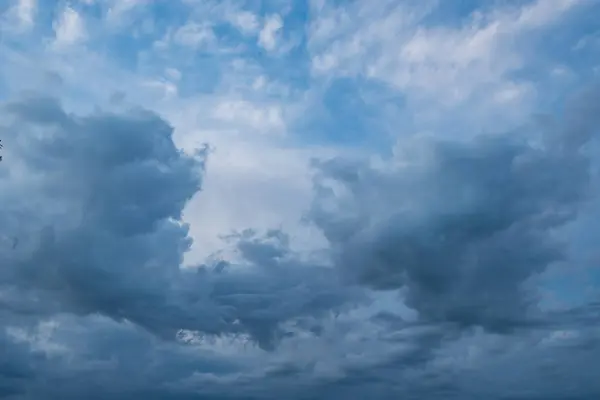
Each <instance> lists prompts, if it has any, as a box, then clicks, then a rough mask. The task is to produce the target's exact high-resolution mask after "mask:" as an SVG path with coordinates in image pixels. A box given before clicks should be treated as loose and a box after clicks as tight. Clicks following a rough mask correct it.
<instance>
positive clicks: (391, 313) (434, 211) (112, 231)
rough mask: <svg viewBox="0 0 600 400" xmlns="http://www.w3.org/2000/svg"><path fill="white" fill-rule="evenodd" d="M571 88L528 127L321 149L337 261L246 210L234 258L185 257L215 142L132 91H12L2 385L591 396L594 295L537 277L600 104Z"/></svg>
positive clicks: (3, 180)
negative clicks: (120, 97) (125, 106)
mask: <svg viewBox="0 0 600 400" xmlns="http://www.w3.org/2000/svg"><path fill="white" fill-rule="evenodd" d="M572 104H573V106H572V107H571V110H570V111H569V112H568V113H567V114H566V116H565V118H563V119H562V120H561V121H560V123H553V124H551V127H552V128H551V129H548V128H546V127H541V128H539V129H538V130H537V131H534V132H533V134H532V133H528V136H527V137H526V138H525V137H523V136H518V135H516V136H515V135H513V136H510V135H502V136H495V137H480V138H476V139H474V140H471V141H464V142H450V141H435V140H429V139H428V140H424V141H421V142H417V143H416V144H412V145H411V146H412V147H405V148H404V149H405V150H406V151H405V154H404V155H403V156H397V157H396V158H394V159H392V160H389V162H388V163H387V164H384V165H370V164H368V163H363V162H355V161H349V160H345V159H334V160H329V161H321V162H319V163H318V165H317V166H318V172H317V174H316V176H315V203H314V207H313V208H312V210H311V212H310V215H309V217H310V219H311V220H312V221H313V222H314V223H315V224H316V225H317V226H318V227H319V228H320V229H321V230H322V231H323V233H324V234H325V236H326V237H327V239H328V240H329V242H330V244H331V251H332V253H331V256H332V261H333V266H329V265H319V263H315V262H307V261H304V259H303V258H302V257H301V255H300V254H296V253H295V252H294V250H293V248H292V247H291V246H290V240H289V237H288V236H287V235H286V234H285V233H284V232H281V231H279V230H272V231H267V232H264V233H260V232H256V231H254V230H252V229H248V230H246V231H243V232H241V233H235V234H232V235H230V236H229V237H228V240H229V241H230V243H231V244H232V245H233V247H234V248H235V249H236V251H237V253H238V255H239V260H233V259H231V260H222V259H216V260H213V261H211V262H207V263H206V264H205V265H201V266H198V267H197V268H193V269H188V270H185V269H181V264H182V259H183V258H182V257H183V254H184V253H185V251H186V250H187V249H188V248H189V247H190V245H191V241H190V239H189V237H188V230H187V227H186V225H185V224H182V223H181V221H180V217H181V212H182V209H183V207H184V205H185V204H186V202H187V201H188V200H189V199H190V198H191V197H192V196H194V195H196V194H197V193H198V191H199V190H200V188H201V184H202V178H203V175H204V174H205V173H206V170H207V168H206V166H207V152H206V150H203V151H200V152H198V154H196V155H194V156H188V155H185V154H183V153H181V152H180V151H179V150H177V149H176V147H175V145H174V144H173V141H172V138H171V134H172V128H171V127H170V126H169V125H168V123H167V122H166V121H164V120H163V119H161V118H159V117H158V116H156V115H154V114H152V113H150V112H148V111H144V110H128V111H124V112H121V113H103V112H96V113H93V114H91V115H88V116H83V117H82V116H76V115H71V114H68V113H66V112H65V111H64V109H63V108H62V107H61V106H60V104H59V103H58V102H56V101H55V100H53V99H50V98H39V97H30V98H25V99H23V100H20V101H16V102H12V103H10V104H8V105H6V106H5V107H4V109H3V112H2V115H1V117H0V126H1V128H0V133H1V134H2V138H3V143H4V144H5V149H4V152H5V161H6V162H5V163H3V164H2V165H1V166H0V167H1V168H2V169H1V170H0V185H1V186H0V187H1V192H0V224H1V225H0V229H1V230H2V234H3V235H4V237H6V238H7V239H6V240H5V241H3V242H2V243H0V245H1V246H2V247H0V265H1V266H2V268H1V269H0V318H1V319H2V321H3V325H4V329H3V330H2V331H1V332H0V397H3V398H9V399H10V398H12V399H18V400H30V399H31V400H37V399H42V398H43V399H79V398H89V399H109V398H110V399H137V398H144V399H194V398H202V399H211V400H212V399H214V400H217V399H280V398H289V399H327V398H347V399H364V398H373V399H387V398H407V399H411V398H415V399H417V398H419V399H428V400H429V399H431V400H435V399H460V400H466V399H479V398H489V399H494V400H495V399H497V400H501V399H502V400H504V399H542V398H550V399H552V398H555V399H565V398H573V399H582V400H583V399H586V400H587V399H592V398H597V397H598V396H597V395H598V394H600V387H599V386H598V384H597V383H595V382H596V381H597V380H596V379H594V375H593V371H596V370H597V359H598V356H600V354H599V351H600V346H598V344H599V342H598V337H599V336H598V329H597V327H596V325H597V321H598V308H597V305H595V304H586V305H583V306H579V307H570V308H569V307H565V308H564V309H563V310H552V311H544V310H541V309H539V307H538V306H539V304H538V295H539V293H537V291H536V289H538V287H537V285H538V283H539V281H538V278H539V276H541V275H543V274H544V273H545V272H544V271H546V270H547V269H548V267H549V266H551V265H554V264H556V263H557V262H559V261H561V262H562V263H565V264H569V263H570V262H572V259H571V258H570V253H569V252H568V250H569V249H571V248H572V246H571V245H572V244H573V243H571V239H572V237H570V236H569V235H566V234H564V231H565V230H564V229H563V228H564V227H565V226H567V225H569V224H571V225H572V224H573V223H577V221H578V219H577V218H578V215H579V214H580V213H581V212H582V211H581V210H582V208H581V207H582V205H584V204H586V202H587V201H588V200H589V198H590V197H589V196H590V194H591V193H592V190H590V189H591V188H592V185H591V183H592V182H595V181H594V180H593V174H592V173H591V172H590V171H591V167H590V165H593V163H591V159H592V158H593V157H590V156H589V153H590V152H591V151H592V150H593V148H592V147H591V145H592V144H593V141H592V139H593V134H594V133H595V130H597V127H598V126H599V125H598V122H599V121H598V118H600V112H598V111H599V110H598V109H597V108H598V104H600V103H598V102H597V99H596V98H594V97H592V96H591V95H590V94H587V95H586V96H582V97H581V98H579V99H576V100H575V101H574V102H573V103H572ZM559 126H560V129H559V128H557V127H559ZM525 139H527V140H531V141H527V140H525ZM407 146H408V145H407ZM208 161H209V160H208ZM208 171H209V169H208ZM200 195H201V193H200ZM196 223H199V224H201V223H202V221H197V222H196ZM12 238H18V239H19V240H18V245H17V246H14V247H13V245H12V244H13V243H14V241H13V240H12ZM196 245H200V246H201V245H202V244H201V243H197V244H196ZM402 298H404V299H405V303H406V305H408V306H409V307H411V308H412V309H413V311H416V314H417V315H416V316H415V315H414V313H411V312H410V311H411V310H409V309H407V308H406V306H403V301H402ZM515 328H522V329H515ZM553 396H554V397H553Z"/></svg>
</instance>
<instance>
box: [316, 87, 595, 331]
mask: <svg viewBox="0 0 600 400" xmlns="http://www.w3.org/2000/svg"><path fill="white" fill-rule="evenodd" d="M599 104H600V103H599V102H598V99H597V95H596V92H594V91H590V92H587V93H585V94H583V95H581V96H580V97H579V98H577V99H576V100H575V101H573V103H572V106H571V108H570V110H568V112H567V114H566V116H565V117H564V119H563V120H561V121H553V122H554V123H556V124H555V125H552V128H551V129H550V128H548V127H540V129H539V132H537V133H538V134H537V135H531V134H530V135H528V136H527V137H523V136H519V135H502V136H489V137H477V138H475V139H474V140H471V141H468V142H449V141H439V140H427V139H424V140H421V141H418V142H417V143H416V144H415V143H412V144H409V145H410V146H412V147H408V148H406V149H405V150H406V154H405V155H404V156H403V157H399V159H398V160H395V163H394V162H392V163H391V164H390V165H386V166H384V167H378V168H376V167H372V166H370V165H368V164H367V163H360V162H348V161H345V160H336V159H334V160H329V161H326V162H320V163H318V164H317V167H318V171H319V174H318V176H317V178H316V180H315V182H316V186H317V192H318V193H319V195H318V196H317V197H316V200H315V203H314V207H313V211H312V215H313V218H314V221H315V223H316V224H317V225H318V226H319V227H320V228H321V229H322V230H323V232H324V233H325V235H326V236H327V238H328V239H329V241H330V242H331V244H332V245H333V247H334V248H335V250H336V253H337V264H338V265H339V268H340V269H341V270H342V271H343V272H344V273H345V274H346V275H347V276H349V277H350V278H351V279H353V280H354V281H357V282H360V283H362V284H365V285H367V286H369V287H373V288H376V289H383V290H385V289H395V288H404V289H405V290H406V299H407V303H408V305H409V306H411V307H413V308H414V309H416V310H417V311H418V312H419V313H420V314H421V317H422V318H424V319H426V320H431V321H450V322H455V323H458V324H460V325H464V326H475V325H480V326H483V327H485V328H487V329H490V330H492V331H506V330H510V329H511V328H514V327H516V326H522V325H524V324H527V323H528V319H529V318H530V317H531V315H530V312H532V311H534V310H532V308H534V306H535V304H536V300H537V299H536V296H535V293H534V292H532V291H531V290H528V288H527V283H528V282H529V281H530V279H532V278H534V277H536V276H537V275H539V274H540V273H542V272H544V271H545V270H546V269H547V267H548V266H550V265H552V264H553V263H556V262H558V261H562V260H563V259H564V256H565V251H564V247H565V245H566V243H563V242H561V241H559V238H558V237H557V235H556V231H557V229H559V228H561V227H564V226H565V225H566V224H567V223H569V222H571V221H573V220H574V219H575V218H576V216H577V214H578V210H579V209H580V208H581V206H582V204H583V203H584V202H585V200H586V199H587V194H588V192H589V183H590V169H589V159H588V156H587V155H586V152H585V146H586V145H587V144H588V142H589V140H590V139H591V138H592V136H593V135H594V134H595V133H597V131H598V129H599V126H600V125H599V122H600V121H599V120H600V106H599ZM557 126H560V127H557ZM409 145H407V146H409Z"/></svg>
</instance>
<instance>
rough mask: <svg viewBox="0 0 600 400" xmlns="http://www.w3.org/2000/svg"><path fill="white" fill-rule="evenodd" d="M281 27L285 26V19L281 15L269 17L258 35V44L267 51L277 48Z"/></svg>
mask: <svg viewBox="0 0 600 400" xmlns="http://www.w3.org/2000/svg"><path fill="white" fill-rule="evenodd" d="M281 28H283V21H282V20H281V17H280V16H279V15H272V16H270V17H268V18H267V19H266V21H265V25H264V26H263V28H262V30H261V31H260V34H259V35H258V44H259V45H261V46H262V47H264V48H265V50H267V51H273V50H275V46H277V33H278V32H279V31H280V30H281Z"/></svg>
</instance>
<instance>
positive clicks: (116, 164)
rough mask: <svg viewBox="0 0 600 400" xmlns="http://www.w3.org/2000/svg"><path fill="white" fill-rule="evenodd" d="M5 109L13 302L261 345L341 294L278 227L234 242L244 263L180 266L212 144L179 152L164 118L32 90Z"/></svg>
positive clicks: (6, 280) (167, 332) (170, 334)
mask: <svg viewBox="0 0 600 400" xmlns="http://www.w3.org/2000/svg"><path fill="white" fill-rule="evenodd" d="M5 110H6V111H7V114H8V117H9V118H10V122H9V123H8V126H7V128H6V129H5V130H3V133H4V134H5V137H7V142H10V143H11V144H10V148H11V154H10V157H11V163H10V164H11V165H12V166H14V170H11V171H10V173H11V174H13V177H14V178H13V177H11V176H9V177H8V178H7V179H6V180H5V182H4V183H5V184H6V187H7V192H9V193H8V194H6V196H5V197H4V201H3V203H4V204H3V206H4V207H3V209H2V211H1V213H2V219H3V220H6V221H7V224H6V225H5V227H4V229H5V231H6V234H7V235H8V236H11V237H18V238H20V246H19V249H17V251H14V252H12V251H3V258H4V260H3V263H4V264H5V266H4V270H3V271H2V274H1V275H0V276H1V277H2V282H1V283H2V285H3V286H4V287H5V288H7V290H8V289H11V290H12V292H11V295H10V296H6V298H5V299H4V300H3V302H2V303H3V304H4V306H5V307H12V309H13V311H15V312H17V311H18V312H21V313H33V314H35V313H43V314H48V313H50V314H51V313H53V312H58V311H68V312H74V313H77V314H81V315H88V314H94V313H100V314H104V315H107V316H109V317H111V318H114V319H115V320H129V321H132V322H133V323H136V324H139V325H140V326H142V327H144V328H146V329H149V330H150V331H152V332H154V333H156V334H158V335H159V336H161V337H163V338H170V339H174V338H175V334H176V333H177V332H178V331H179V330H181V329H188V330H195V331H202V332H204V333H208V334H215V335H219V334H222V333H251V334H252V335H253V336H254V337H255V338H256V340H257V341H258V342H259V343H260V344H261V345H262V346H263V347H265V348H266V347H269V346H272V342H273V341H274V340H276V338H277V335H278V334H277V333H276V332H277V330H278V325H279V324H280V323H281V322H282V321H285V320H287V319H289V318H293V317H297V316H300V315H312V314H313V313H317V312H320V310H323V311H325V310H329V309H331V308H333V307H335V306H337V305H340V304H341V303H343V300H344V299H345V298H346V294H345V293H344V291H343V290H342V289H341V288H340V286H339V285H337V284H336V283H335V280H334V279H332V278H333V274H332V271H331V269H326V268H319V267H309V266H306V268H304V266H303V265H301V264H299V263H298V262H296V261H295V260H294V257H293V255H292V253H291V251H290V249H289V248H288V245H287V239H286V237H285V235H283V234H275V233H274V232H271V233H269V234H268V235H267V237H265V238H264V239H265V240H266V241H264V243H263V239H261V238H260V237H258V236H257V235H249V234H248V233H246V234H245V236H244V237H243V238H239V239H238V242H239V243H238V247H239V248H240V251H241V253H242V254H243V255H244V257H245V258H246V259H247V262H246V263H247V264H249V268H239V267H238V268H237V269H236V268H226V269H225V270H223V271H220V269H217V270H215V271H210V270H207V269H206V268H201V269H200V270H190V271H182V270H181V269H180V266H181V264H182V257H183V254H184V252H185V251H186V250H187V249H188V248H189V246H190V244H191V241H190V239H189V237H188V236H187V233H188V229H187V226H186V225H184V224H182V223H180V222H178V221H179V219H180V217H181V213H182V210H183V207H184V206H185V204H186V202H187V201H188V200H189V199H190V198H191V197H192V196H193V195H195V194H196V192H197V191H198V190H199V189H200V184H201V178H202V174H203V171H204V166H205V156H206V154H205V153H206V152H205V151H200V152H198V154H196V156H195V157H189V156H186V155H184V154H183V153H182V152H181V151H179V150H177V149H176V147H175V145H174V144H173V141H172V128H171V127H170V126H169V125H168V124H167V123H166V122H165V121H163V120H162V119H161V118H159V117H158V116H156V115H154V114H152V113H150V112H147V111H143V110H131V111H130V112H128V113H125V114H106V113H104V114H103V113H100V114H94V115H90V116H86V117H78V116H74V115H69V114H67V113H65V112H64V111H63V109H62V107H61V106H60V104H58V103H57V102H56V101H55V100H53V99H50V98H35V97H34V98H28V99H26V100H23V101H20V102H14V103H11V104H9V105H7V106H6V107H5ZM7 165H9V164H8V163H7ZM3 189H4V188H3ZM13 190H14V191H13ZM17 195H19V196H21V198H20V199H17ZM15 216H17V217H16V218H15ZM10 221H12V225H11V224H10V223H9V222H10ZM200 223H201V222H200ZM200 245H201V244H200ZM284 253H285V254H284ZM283 255H285V256H286V258H285V259H283V258H282V257H281V256H283ZM15 288H17V289H18V290H17V291H15Z"/></svg>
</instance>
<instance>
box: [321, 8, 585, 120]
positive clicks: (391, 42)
mask: <svg viewBox="0 0 600 400" xmlns="http://www.w3.org/2000/svg"><path fill="white" fill-rule="evenodd" d="M434 6H435V3H433V2H422V3H418V4H417V3H413V2H403V3H397V2H390V1H388V2H384V1H382V2H378V3H377V5H375V3H373V4H371V3H366V2H356V3H353V5H352V6H350V7H347V6H344V7H332V6H330V5H325V4H324V3H322V2H313V5H312V9H313V12H314V20H313V22H312V23H311V27H310V30H309V32H310V33H309V35H310V39H309V49H310V51H311V53H312V68H313V72H314V74H315V75H316V76H326V77H327V76H359V75H360V76H367V77H369V78H371V79H374V80H377V81H381V82H384V83H386V84H389V85H392V86H393V87H395V88H396V89H397V90H399V91H401V92H403V93H404V94H405V95H407V96H408V100H409V101H410V102H412V103H413V104H415V107H416V108H417V109H419V108H420V109H423V108H431V107H432V106H434V107H441V109H442V110H444V111H442V112H448V109H452V108H456V107H459V106H463V105H465V104H470V105H474V106H476V108H477V111H474V114H475V115H478V116H482V115H485V116H488V117H489V116H490V115H489V113H490V112H491V111H490V110H498V108H497V107H498V103H497V102H496V100H501V102H503V103H504V104H505V105H506V108H504V110H503V112H504V113H506V115H507V116H508V115H513V114H515V113H517V114H518V115H522V114H523V113H525V114H526V113H527V112H528V110H527V111H525V110H526V108H524V107H523V105H524V104H525V103H526V100H529V99H530V97H531V96H533V95H534V94H535V91H534V90H532V89H533V88H532V87H531V86H530V85H529V83H528V82H524V81H522V80H517V79H515V78H513V77H511V75H510V74H511V72H514V71H517V70H518V69H519V68H521V67H523V66H524V65H525V64H526V63H527V62H528V61H527V54H526V53H525V51H526V50H527V47H526V46H527V44H528V43H529V42H528V35H530V34H532V33H535V31H536V30H541V29H544V28H546V27H548V26H549V25H551V24H553V23H555V22H557V21H560V19H561V18H562V17H563V16H564V14H565V13H566V12H568V11H569V10H571V9H573V8H575V7H581V6H583V2H577V1H571V0H561V1H557V2H548V1H545V0H538V1H536V2H533V3H527V4H521V3H519V6H518V7H505V8H492V9H488V10H487V11H485V12H482V11H477V12H475V13H473V14H472V15H471V16H470V17H469V18H468V19H467V20H466V21H463V22H462V23H461V24H460V25H458V26H456V25H452V26H444V25H443V24H434V25H433V26H432V25H428V24H425V23H422V21H423V20H424V19H425V18H426V17H427V16H428V15H430V13H431V10H432V9H433V7H434ZM488 98H491V99H493V100H492V101H493V104H489V102H488V101H487V99H488ZM528 104H530V103H528ZM430 117H431V116H429V117H428V118H430ZM505 118H507V119H510V118H508V117H505Z"/></svg>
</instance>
